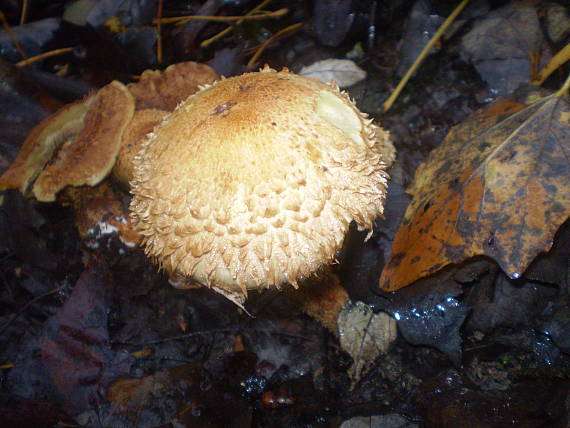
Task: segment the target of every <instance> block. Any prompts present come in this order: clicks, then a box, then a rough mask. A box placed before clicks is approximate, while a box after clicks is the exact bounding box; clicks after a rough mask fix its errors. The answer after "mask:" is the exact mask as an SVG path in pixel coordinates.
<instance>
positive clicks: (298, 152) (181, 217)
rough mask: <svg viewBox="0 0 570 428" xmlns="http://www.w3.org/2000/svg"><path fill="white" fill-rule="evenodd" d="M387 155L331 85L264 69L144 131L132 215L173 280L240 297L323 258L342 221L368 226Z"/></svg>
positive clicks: (390, 152)
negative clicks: (150, 130)
mask: <svg viewBox="0 0 570 428" xmlns="http://www.w3.org/2000/svg"><path fill="white" fill-rule="evenodd" d="M394 157H395V152H394V147H393V146H392V143H391V141H390V139H389V135H388V133H387V132H386V131H384V130H383V129H382V128H380V127H379V126H377V125H375V124H374V123H373V122H372V120H371V119H368V117H367V115H366V114H363V113H361V112H360V111H359V110H358V109H357V108H356V106H355V105H354V103H353V102H352V101H351V100H350V98H349V96H348V95H347V94H346V93H344V92H340V91H339V89H338V87H337V86H336V85H333V84H331V85H327V84H324V83H321V82H318V81H316V80H313V79H309V78H304V77H300V76H298V75H296V74H294V73H290V72H288V71H287V70H283V71H281V72H276V71H275V70H272V69H270V68H267V67H266V68H265V69H263V70H261V71H260V72H255V73H247V74H243V75H241V76H237V77H232V78H228V79H222V80H220V81H218V82H216V83H214V84H212V85H210V86H207V87H206V88H203V89H202V90H200V91H199V92H197V93H196V94H194V95H192V96H190V97H189V98H188V99H187V100H186V101H184V102H183V103H181V104H180V105H179V106H178V107H177V108H176V110H174V112H172V113H170V114H169V115H167V116H166V117H165V119H164V120H163V121H162V122H161V123H160V124H159V125H158V126H157V127H156V128H155V129H154V131H153V132H152V133H151V134H150V135H149V137H148V139H147V140H146V141H145V142H144V143H143V144H142V148H141V150H140V151H139V153H138V155H137V156H136V157H135V160H134V179H133V180H132V181H131V193H132V195H133V198H132V201H131V205H130V210H131V219H132V222H133V224H134V226H135V228H136V229H137V231H138V232H139V233H140V234H141V235H142V237H143V238H142V239H143V245H144V247H145V252H146V253H147V255H149V256H150V257H151V258H152V259H153V260H155V261H156V263H157V264H158V265H159V266H160V267H161V268H163V269H164V270H166V271H167V272H168V273H170V274H171V277H172V278H175V279H178V280H179V279H187V280H188V281H191V282H195V283H198V284H201V285H204V286H207V287H210V288H212V289H214V290H215V291H217V292H219V293H221V294H223V295H224V296H226V297H227V298H229V299H231V300H232V301H234V302H235V303H237V304H238V305H240V306H241V305H243V303H244V301H245V299H246V297H247V291H248V290H252V289H263V288H270V287H277V288H279V287H281V286H283V285H284V284H286V283H290V284H292V285H293V286H296V284H297V282H298V281H299V280H301V279H303V278H306V277H309V276H310V275H312V274H314V273H315V272H317V271H319V269H320V268H321V267H323V266H325V265H328V264H330V263H331V262H333V261H334V259H335V253H336V252H337V250H339V249H340V247H341V246H342V243H343V240H344V237H345V235H346V233H347V231H348V228H349V225H350V223H351V222H352V221H354V222H355V223H356V224H357V225H358V228H359V229H361V230H362V229H367V230H371V229H372V227H373V224H374V220H375V219H376V217H378V216H380V215H381V214H382V211H383V203H384V199H385V196H386V186H387V181H388V175H387V173H386V169H387V168H388V167H389V166H390V165H391V164H392V162H393V160H394Z"/></svg>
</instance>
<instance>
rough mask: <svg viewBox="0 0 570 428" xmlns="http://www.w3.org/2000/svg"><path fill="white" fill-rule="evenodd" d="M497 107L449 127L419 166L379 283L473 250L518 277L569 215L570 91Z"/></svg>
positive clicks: (394, 285) (390, 284) (386, 284)
mask: <svg viewBox="0 0 570 428" xmlns="http://www.w3.org/2000/svg"><path fill="white" fill-rule="evenodd" d="M529 98H532V97H527V99H529ZM535 98H536V97H535ZM502 103H503V104H502V106H501V105H499V106H497V105H494V106H491V107H490V108H489V109H487V111H486V112H483V113H479V114H477V115H475V116H473V117H472V118H470V119H468V120H467V121H466V122H464V123H463V124H461V125H459V126H456V127H454V128H453V129H452V130H451V132H450V133H449V134H448V136H447V137H446V140H445V142H444V143H443V144H442V145H441V146H440V147H439V148H437V149H436V150H434V151H433V152H432V153H431V154H430V157H429V159H428V161H427V162H426V163H424V164H423V165H421V166H420V168H418V171H417V172H416V176H415V180H414V183H413V184H412V186H411V188H410V189H409V192H410V193H411V194H412V195H413V199H412V201H411V203H410V205H409V207H408V209H407V211H406V214H405V216H404V220H403V222H402V225H401V227H400V229H399V231H398V233H397V234H396V237H395V238H394V243H393V246H392V254H391V256H390V258H389V260H388V263H387V265H386V267H385V269H384V271H383V272H382V276H381V278H380V285H381V287H383V288H384V289H386V290H397V289H399V288H401V287H404V286H406V285H409V284H411V283H412V282H414V281H416V280H417V279H419V278H422V277H424V276H427V275H430V274H432V273H435V272H436V271H438V270H439V269H441V268H442V267H444V266H446V265H448V264H451V263H460V262H462V261H464V260H466V259H468V258H469V257H472V256H477V255H486V256H489V257H491V258H493V259H494V260H495V261H496V262H497V263H498V264H499V265H500V266H501V268H502V269H503V270H504V271H505V272H506V273H507V274H508V275H509V276H510V277H511V278H517V277H519V276H520V275H521V274H522V273H523V272H524V271H525V269H526V268H527V266H528V265H529V264H530V262H531V261H532V260H533V259H534V258H535V257H536V256H537V255H538V254H539V253H541V252H543V251H548V250H549V249H550V247H551V245H552V240H553V237H554V234H555V233H556V230H557V229H558V227H559V226H560V225H561V224H562V223H563V222H564V221H565V220H566V219H567V218H568V217H569V216H570V131H569V129H570V128H569V125H570V104H569V102H568V97H567V96H563V95H558V94H555V95H551V96H548V97H544V98H540V99H539V100H538V101H536V102H534V103H532V104H530V105H528V106H527V107H525V108H523V109H520V108H519V106H517V103H518V101H517V102H512V101H509V102H507V103H505V101H503V102H502ZM527 104H528V103H527ZM505 113H512V114H510V115H508V116H507V117H505V116H504V114H505Z"/></svg>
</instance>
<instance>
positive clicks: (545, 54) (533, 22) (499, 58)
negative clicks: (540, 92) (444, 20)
mask: <svg viewBox="0 0 570 428" xmlns="http://www.w3.org/2000/svg"><path fill="white" fill-rule="evenodd" d="M461 55H462V57H463V58H464V59H465V60H466V61H468V62H470V63H471V64H473V65H474V66H475V68H476V69H477V71H478V72H479V74H480V75H481V78H482V79H483V80H484V81H485V82H487V84H488V85H489V86H490V88H491V89H493V90H494V91H496V93H497V94H499V95H503V94H508V93H510V92H512V91H514V90H515V89H516V88H517V87H518V86H519V85H521V84H524V83H527V82H529V80H530V78H531V76H532V75H533V74H534V73H536V72H537V71H538V70H540V69H541V68H542V66H544V65H545V64H546V63H547V62H548V61H549V60H550V49H549V47H548V45H547V43H546V41H545V40H544V35H543V32H542V29H541V27H540V22H539V20H538V15H537V11H536V7H535V6H534V5H533V4H532V3H531V2H510V3H509V4H508V5H506V6H504V7H502V8H500V9H496V10H494V11H492V12H490V13H488V14H486V15H485V17H484V18H483V19H481V20H479V21H478V22H476V23H475V25H474V26H473V28H472V30H471V31H470V32H469V33H467V34H466V35H465V36H464V37H463V40H462V42H461Z"/></svg>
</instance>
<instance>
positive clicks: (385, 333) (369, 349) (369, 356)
mask: <svg viewBox="0 0 570 428" xmlns="http://www.w3.org/2000/svg"><path fill="white" fill-rule="evenodd" d="M337 322H338V328H339V334H340V346H341V347H342V349H344V350H345V351H346V352H348V353H349V354H350V356H351V357H352V359H353V364H352V366H351V367H350V369H349V371H348V374H349V375H350V377H351V379H352V380H353V383H356V382H358V380H359V379H360V378H361V376H362V375H363V374H364V373H365V371H366V369H367V368H368V367H369V366H370V364H371V363H372V362H373V361H374V360H375V359H376V357H378V356H379V355H380V354H382V353H384V352H386V351H387V350H388V347H389V346H390V344H391V343H392V342H393V341H394V340H395V339H396V336H397V331H396V321H395V320H394V319H393V318H392V317H390V316H389V315H388V314H386V313H384V312H379V313H377V314H375V313H374V312H373V311H372V309H371V308H370V307H369V306H368V305H366V304H365V303H362V302H355V303H352V302H349V303H348V304H346V305H345V306H344V308H343V309H342V310H341V312H340V314H339V316H338V321H337Z"/></svg>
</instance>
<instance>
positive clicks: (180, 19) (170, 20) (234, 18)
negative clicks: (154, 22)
mask: <svg viewBox="0 0 570 428" xmlns="http://www.w3.org/2000/svg"><path fill="white" fill-rule="evenodd" d="M287 13H289V9H287V8H283V9H279V10H276V11H273V12H264V13H259V14H257V15H249V16H247V15H242V16H208V15H189V16H176V17H172V18H162V19H161V21H162V23H163V24H172V23H177V24H184V23H186V22H188V21H216V22H231V21H239V20H244V21H245V20H248V21H249V20H252V19H265V18H280V17H282V16H283V15H286V14H287Z"/></svg>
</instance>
